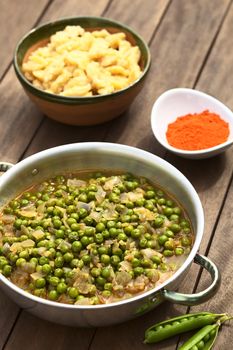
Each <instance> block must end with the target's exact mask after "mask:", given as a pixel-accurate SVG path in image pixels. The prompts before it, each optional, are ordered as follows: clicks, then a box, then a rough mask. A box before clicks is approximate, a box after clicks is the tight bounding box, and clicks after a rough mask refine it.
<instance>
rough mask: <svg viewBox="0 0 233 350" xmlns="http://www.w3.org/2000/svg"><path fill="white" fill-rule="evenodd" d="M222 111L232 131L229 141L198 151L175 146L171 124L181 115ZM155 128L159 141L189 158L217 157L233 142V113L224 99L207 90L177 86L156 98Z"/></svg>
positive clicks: (153, 116)
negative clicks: (169, 138)
mask: <svg viewBox="0 0 233 350" xmlns="http://www.w3.org/2000/svg"><path fill="white" fill-rule="evenodd" d="M207 109H208V110H209V111H210V112H213V113H216V114H218V115H219V116H220V117H221V119H223V120H224V121H226V122H227V123H228V124H229V129H230V134H229V137H228V140H227V141H226V142H224V143H222V144H220V145H217V146H215V147H211V148H206V149H203V150H198V151H186V150H182V149H178V148H175V147H173V146H171V145H170V144H169V143H168V141H167V138H166V131H167V128H168V124H170V123H172V122H174V121H175V120H176V119H177V117H180V116H183V115H186V114H188V113H201V112H203V111H204V110H207ZM151 127H152V131H153V133H154V135H155V137H156V139H157V140H158V142H159V143H160V144H161V145H162V146H163V147H165V148H166V149H168V150H169V151H171V152H173V153H176V154H177V155H179V156H181V157H185V158H192V159H202V158H209V157H213V156H215V155H217V154H219V153H221V152H223V151H225V150H226V149H227V148H228V147H230V146H231V145H232V144H233V113H232V111H231V110H230V109H229V108H228V107H226V106H225V105H224V104H223V103H222V102H220V101H218V100H217V99H216V98H214V97H212V96H210V95H207V94H205V93H204V92H201V91H197V90H193V89H187V88H176V89H171V90H167V91H166V92H164V93H163V94H162V95H160V96H159V98H158V99H157V100H156V101H155V103H154V105H153V108H152V113H151Z"/></svg>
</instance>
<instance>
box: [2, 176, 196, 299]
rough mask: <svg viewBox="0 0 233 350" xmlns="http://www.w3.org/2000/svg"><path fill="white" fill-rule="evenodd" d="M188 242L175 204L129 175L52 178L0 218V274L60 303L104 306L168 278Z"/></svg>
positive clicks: (181, 212)
mask: <svg viewBox="0 0 233 350" xmlns="http://www.w3.org/2000/svg"><path fill="white" fill-rule="evenodd" d="M193 241H194V235H193V232H192V227H191V223H190V221H189V219H188V217H187V215H186V213H185V211H184V209H183V208H182V207H181V206H180V204H179V203H178V202H177V201H176V200H175V199H174V198H173V197H172V196H170V195H169V194H167V193H165V192H164V191H163V190H162V189H161V188H159V187H157V186H155V185H152V184H151V183H150V182H149V181H148V180H147V179H145V178H142V177H140V178H139V177H135V176H133V175H132V174H116V173H115V174H109V173H107V172H106V173H104V174H103V173H96V172H89V173H85V172H84V173H78V174H73V175H64V176H63V175H61V176H56V177H55V178H52V179H49V180H47V181H44V182H43V183H40V184H39V185H36V186H34V187H32V188H30V189H28V190H27V191H26V192H24V193H22V194H21V195H19V196H18V197H17V198H16V199H14V200H11V201H10V202H9V203H8V204H7V205H6V206H4V207H3V208H2V209H1V210H0V272H1V273H2V274H3V275H4V276H6V277H7V278H9V280H10V281H12V282H13V283H14V284H16V285H17V286H19V287H20V288H22V289H24V290H25V291H27V292H29V293H32V294H34V295H36V296H39V297H42V298H46V299H49V300H53V301H57V302H61V303H69V304H81V305H96V304H106V303H112V302H116V301H119V300H122V299H125V298H130V297H133V296H135V295H137V294H139V293H143V292H145V291H148V290H150V289H151V288H154V287H155V286H158V285H160V284H161V283H163V282H164V281H165V280H166V279H168V278H169V277H170V276H172V275H173V274H174V272H175V271H176V270H177V269H178V268H179V267H180V266H181V265H182V264H183V262H184V261H185V259H186V258H187V255H188V254H189V252H190V250H191V247H192V245H193Z"/></svg>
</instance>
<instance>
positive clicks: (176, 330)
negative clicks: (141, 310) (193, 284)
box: [144, 312, 229, 350]
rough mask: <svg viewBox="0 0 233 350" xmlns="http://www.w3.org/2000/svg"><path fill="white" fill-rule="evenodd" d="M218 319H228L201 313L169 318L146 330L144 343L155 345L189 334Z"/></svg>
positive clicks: (219, 315) (222, 315)
mask: <svg viewBox="0 0 233 350" xmlns="http://www.w3.org/2000/svg"><path fill="white" fill-rule="evenodd" d="M220 319H224V320H226V319H229V317H228V316H227V314H214V313H209V312H201V313H193V314H188V315H182V316H178V317H175V318H171V319H169V320H166V321H163V322H160V323H157V324H155V325H153V326H152V327H150V328H148V329H147V330H146V332H145V340H144V342H145V343H157V342H160V341H161V340H165V339H168V338H170V337H173V336H175V335H179V334H182V333H185V332H189V331H192V330H194V329H198V328H201V327H204V326H207V325H212V324H215V323H216V322H218V320H220ZM187 349H189V348H187ZM190 349H191V348H190ZM185 350H186V348H185Z"/></svg>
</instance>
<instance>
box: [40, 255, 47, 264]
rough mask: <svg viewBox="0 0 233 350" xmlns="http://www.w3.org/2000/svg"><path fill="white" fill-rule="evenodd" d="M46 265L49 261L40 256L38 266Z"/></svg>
mask: <svg viewBox="0 0 233 350" xmlns="http://www.w3.org/2000/svg"><path fill="white" fill-rule="evenodd" d="M48 263H49V259H48V258H46V257H45V256H41V257H40V258H39V264H40V265H44V264H48Z"/></svg>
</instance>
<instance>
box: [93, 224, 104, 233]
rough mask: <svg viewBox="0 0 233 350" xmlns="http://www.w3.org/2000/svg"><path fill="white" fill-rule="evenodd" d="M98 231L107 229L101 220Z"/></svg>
mask: <svg viewBox="0 0 233 350" xmlns="http://www.w3.org/2000/svg"><path fill="white" fill-rule="evenodd" d="M95 229H96V232H103V231H104V230H105V225H104V224H103V223H102V222H99V223H98V224H97V225H96V227H95Z"/></svg>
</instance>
